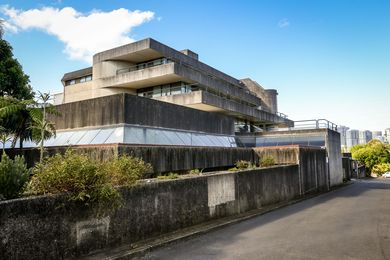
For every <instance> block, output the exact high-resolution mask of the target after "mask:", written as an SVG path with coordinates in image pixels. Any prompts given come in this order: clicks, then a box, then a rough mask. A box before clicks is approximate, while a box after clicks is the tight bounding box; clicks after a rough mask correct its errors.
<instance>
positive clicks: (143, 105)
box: [51, 94, 234, 135]
mask: <svg viewBox="0 0 390 260" xmlns="http://www.w3.org/2000/svg"><path fill="white" fill-rule="evenodd" d="M56 108H57V110H58V112H60V114H61V115H60V116H52V117H51V119H52V120H53V121H54V123H55V125H56V129H71V128H79V127H88V126H102V125H115V124H123V123H125V124H135V125H145V126H154V127H164V128H172V129H183V130H192V131H199V132H205V133H216V134H226V135H233V134H234V120H233V118H231V117H228V116H225V115H221V114H217V113H209V112H204V111H200V110H196V109H192V108H188V107H183V106H178V105H174V104H169V103H166V102H161V101H157V100H152V99H148V98H143V97H138V96H134V95H130V94H118V95H111V96H107V97H102V98H95V99H89V100H84V101H79V102H73V103H66V104H62V105H59V106H56Z"/></svg>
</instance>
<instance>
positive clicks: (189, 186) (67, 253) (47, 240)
mask: <svg viewBox="0 0 390 260" xmlns="http://www.w3.org/2000/svg"><path fill="white" fill-rule="evenodd" d="M298 182H299V173H298V166H297V165H290V166H281V167H272V168H264V169H256V170H249V171H243V172H238V173H230V172H229V173H221V174H216V175H211V176H199V177H193V178H187V179H179V180H169V181H157V182H151V183H145V184H142V185H139V186H136V187H134V188H131V189H124V190H122V193H123V196H124V206H123V207H122V208H120V209H118V210H117V211H115V212H112V213H109V214H108V215H106V216H104V217H99V218H98V217H96V215H95V214H94V212H93V211H92V210H91V209H90V208H85V207H83V206H80V205H74V204H69V203H66V201H64V199H62V198H54V197H38V198H27V199H18V200H10V201H6V202H0V223H1V225H0V255H1V256H2V257H3V258H5V259H61V258H75V257H79V256H81V255H85V254H87V253H92V252H94V251H96V250H99V249H103V248H111V247H117V246H119V245H121V244H131V243H134V242H137V241H139V240H142V239H145V238H150V237H152V236H156V235H160V234H164V233H167V232H170V231H174V230H177V229H180V228H183V227H188V226H191V225H194V224H198V223H202V222H204V221H206V220H210V219H213V218H218V217H224V216H229V215H233V214H238V213H240V212H245V211H248V210H251V209H257V208H259V207H262V206H265V205H270V204H272V203H276V202H281V201H287V200H289V199H292V198H295V197H297V196H299V185H298ZM226 189H228V190H226Z"/></svg>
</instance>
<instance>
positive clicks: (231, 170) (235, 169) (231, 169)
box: [228, 167, 238, 172]
mask: <svg viewBox="0 0 390 260" xmlns="http://www.w3.org/2000/svg"><path fill="white" fill-rule="evenodd" d="M228 171H229V172H236V171H238V169H237V167H233V168H229V169H228Z"/></svg>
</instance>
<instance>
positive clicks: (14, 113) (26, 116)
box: [0, 96, 37, 149]
mask: <svg viewBox="0 0 390 260" xmlns="http://www.w3.org/2000/svg"><path fill="white" fill-rule="evenodd" d="M36 109H37V108H36V102H35V101H34V100H18V99H16V98H12V97H7V96H6V97H0V123H1V126H2V127H3V128H5V129H6V130H7V131H8V132H9V133H11V134H12V135H13V136H14V138H13V140H12V145H11V147H12V148H15V145H16V142H17V140H19V142H20V149H22V148H23V142H24V141H26V140H30V141H31V140H33V133H32V129H31V128H30V126H31V125H32V123H33V118H32V113H31V112H32V111H33V110H36Z"/></svg>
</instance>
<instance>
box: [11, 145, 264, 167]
mask: <svg viewBox="0 0 390 260" xmlns="http://www.w3.org/2000/svg"><path fill="white" fill-rule="evenodd" d="M72 148H73V149H75V150H76V151H78V152H80V153H85V154H88V155H89V156H90V157H91V158H94V159H98V160H108V159H109V158H112V156H114V155H115V154H130V155H133V156H135V157H140V158H142V159H143V160H144V161H146V162H148V163H150V164H152V166H153V168H154V172H155V173H159V172H170V171H183V170H192V169H204V168H222V167H231V166H233V165H234V164H235V163H236V162H237V161H239V160H245V161H252V162H255V161H258V157H257V155H256V154H254V153H253V151H252V149H250V148H223V147H179V146H134V145H120V144H115V145H104V146H101V145H99V146H96V145H90V146H75V147H72ZM67 149H68V147H50V148H47V149H46V153H47V154H48V155H54V154H55V153H64V152H65V151H66V150H67ZM15 153H16V154H20V151H19V150H18V149H17V150H15V151H13V150H8V151H7V154H9V155H10V156H11V157H13V156H14V155H15ZM22 154H23V155H24V157H25V159H26V161H27V163H28V166H30V167H31V166H33V165H34V163H35V162H38V161H39V150H38V149H24V150H23V151H22Z"/></svg>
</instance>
